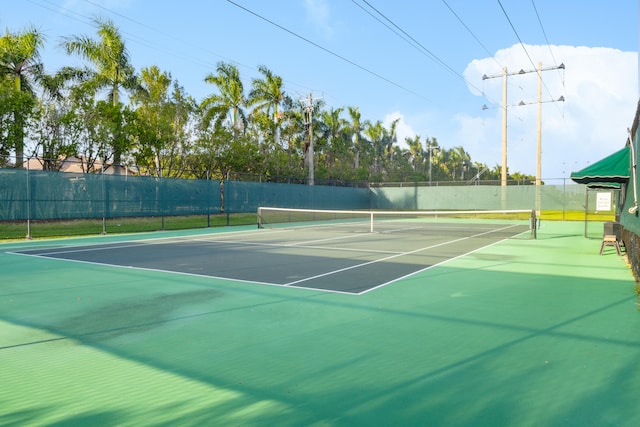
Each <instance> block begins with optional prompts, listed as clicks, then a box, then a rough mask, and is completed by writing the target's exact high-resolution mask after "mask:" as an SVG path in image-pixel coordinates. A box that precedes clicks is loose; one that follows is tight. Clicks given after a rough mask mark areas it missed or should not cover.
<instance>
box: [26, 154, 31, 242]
mask: <svg viewBox="0 0 640 427" xmlns="http://www.w3.org/2000/svg"><path fill="white" fill-rule="evenodd" d="M30 161H31V158H30V157H27V237H26V238H27V240H31V239H32V236H31V180H30V175H31V172H30V169H29V163H30Z"/></svg>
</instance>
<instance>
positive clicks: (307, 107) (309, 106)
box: [300, 93, 314, 185]
mask: <svg viewBox="0 0 640 427" xmlns="http://www.w3.org/2000/svg"><path fill="white" fill-rule="evenodd" d="M300 101H301V102H303V101H306V102H304V105H303V107H302V110H303V112H304V124H305V125H306V126H307V128H308V131H309V147H308V148H307V161H308V162H309V185H314V176H313V175H314V172H313V95H312V94H311V93H310V94H309V98H307V99H306V100H305V99H301V100H300Z"/></svg>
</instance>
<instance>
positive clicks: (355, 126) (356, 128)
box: [348, 107, 362, 169]
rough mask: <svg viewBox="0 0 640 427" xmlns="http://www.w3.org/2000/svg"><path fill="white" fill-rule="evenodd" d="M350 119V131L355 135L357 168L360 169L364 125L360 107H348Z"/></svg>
mask: <svg viewBox="0 0 640 427" xmlns="http://www.w3.org/2000/svg"><path fill="white" fill-rule="evenodd" d="M348 110H349V117H350V118H351V125H350V126H349V131H350V132H351V133H352V135H353V137H352V138H353V148H354V149H355V152H356V155H355V165H354V166H355V168H356V169H358V168H359V167H360V148H361V147H360V139H362V135H361V134H362V124H361V122H360V118H361V117H362V115H361V114H360V111H359V110H358V107H348Z"/></svg>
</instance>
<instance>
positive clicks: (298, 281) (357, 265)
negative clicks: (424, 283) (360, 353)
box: [284, 225, 517, 287]
mask: <svg viewBox="0 0 640 427" xmlns="http://www.w3.org/2000/svg"><path fill="white" fill-rule="evenodd" d="M516 226H517V225H509V226H506V227H502V228H498V229H496V230H492V231H485V232H483V233H478V234H474V235H472V236H467V237H461V238H459V239H455V240H449V241H447V242H443V243H438V244H437V245H431V246H425V247H423V248H418V249H415V250H413V251H409V252H401V253H398V254H395V255H391V256H388V257H384V258H380V259H377V260H374V261H368V262H364V263H361V264H356V265H352V266H350V267H345V268H340V269H338V270H333V271H329V272H327V273H323V274H317V275H315V276H310V277H307V278H305V279H300V280H296V281H293V282H289V283H286V284H285V285H284V286H290V285H295V284H298V283H303V282H306V281H309V280H314V279H318V278H320V277H326V276H330V275H332V274H336V273H341V272H343V271H348V270H353V269H355V268H360V267H365V266H367V265H371V264H376V263H378V262H383V261H388V260H390V259H394V258H398V257H401V256H406V255H412V254H415V253H418V252H422V251H426V250H427V249H433V248H437V247H439V246H445V245H449V244H452V243H456V242H461V241H463V240H467V239H472V238H475V237H479V236H484V235H485V234H490V233H494V232H496V231H502V230H506V229H509V228H512V227H516ZM487 246H489V245H487ZM415 273H416V272H414V273H411V274H415ZM411 274H409V275H411ZM405 277H406V276H405ZM396 280H398V279H396ZM378 287H379V286H378Z"/></svg>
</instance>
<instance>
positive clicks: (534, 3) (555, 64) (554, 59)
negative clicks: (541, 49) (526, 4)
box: [531, 0, 558, 66]
mask: <svg viewBox="0 0 640 427" xmlns="http://www.w3.org/2000/svg"><path fill="white" fill-rule="evenodd" d="M531 5H532V6H533V10H534V11H535V12H536V18H538V24H540V29H541V30H542V35H543V36H544V40H545V41H546V42H547V47H548V48H549V53H550V54H551V59H552V60H553V65H554V66H558V62H557V61H556V58H555V56H553V50H552V49H551V43H549V39H548V38H547V33H546V31H545V30H544V26H543V25H542V20H541V19H540V14H539V13H538V8H537V7H536V2H535V1H534V0H531Z"/></svg>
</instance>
